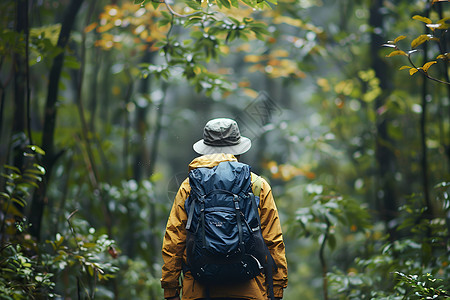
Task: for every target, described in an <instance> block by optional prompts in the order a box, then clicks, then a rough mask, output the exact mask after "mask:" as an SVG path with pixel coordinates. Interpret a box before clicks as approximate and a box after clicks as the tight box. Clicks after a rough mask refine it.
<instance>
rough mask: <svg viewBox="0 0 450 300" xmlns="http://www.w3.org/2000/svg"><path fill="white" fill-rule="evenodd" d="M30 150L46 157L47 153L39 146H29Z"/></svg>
mask: <svg viewBox="0 0 450 300" xmlns="http://www.w3.org/2000/svg"><path fill="white" fill-rule="evenodd" d="M28 148H29V149H30V150H31V151H33V152H36V153H38V154H41V155H45V151H44V150H43V149H42V148H41V147H39V146H36V145H28Z"/></svg>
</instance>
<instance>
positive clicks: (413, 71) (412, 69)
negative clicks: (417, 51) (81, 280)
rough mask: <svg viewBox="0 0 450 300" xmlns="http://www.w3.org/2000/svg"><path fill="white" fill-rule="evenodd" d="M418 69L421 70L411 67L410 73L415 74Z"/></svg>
mask: <svg viewBox="0 0 450 300" xmlns="http://www.w3.org/2000/svg"><path fill="white" fill-rule="evenodd" d="M417 71H419V70H418V69H416V68H411V69H409V75H414V74H415V73H416V72H417Z"/></svg>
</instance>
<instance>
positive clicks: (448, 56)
mask: <svg viewBox="0 0 450 300" xmlns="http://www.w3.org/2000/svg"><path fill="white" fill-rule="evenodd" d="M449 58H450V53H444V54H440V55H438V57H436V59H449Z"/></svg>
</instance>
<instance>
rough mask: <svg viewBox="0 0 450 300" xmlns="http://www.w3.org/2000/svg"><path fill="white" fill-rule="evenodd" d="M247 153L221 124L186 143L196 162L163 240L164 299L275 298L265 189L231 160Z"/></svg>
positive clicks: (277, 270)
mask: <svg viewBox="0 0 450 300" xmlns="http://www.w3.org/2000/svg"><path fill="white" fill-rule="evenodd" d="M250 147H251V140H250V139H248V138H246V137H244V136H241V135H240V131H239V128H238V125H237V123H236V122H235V121H234V120H232V119H227V118H219V119H213V120H211V121H209V122H208V123H207V124H206V125H205V127H204V131H203V139H202V140H200V141H198V142H197V143H195V144H194V145H193V149H194V151H195V152H197V153H198V154H200V155H201V156H199V157H197V158H195V159H194V160H193V161H192V162H191V163H190V164H189V171H190V172H189V177H188V178H186V180H184V181H183V183H182V184H181V186H180V187H179V189H178V192H177V195H176V196H175V200H174V203H173V206H172V210H171V212H170V216H169V219H168V222H167V227H166V233H165V236H164V241H163V247H162V256H163V259H164V265H163V266H162V278H161V287H162V288H163V289H164V298H165V299H173V300H179V299H180V296H181V298H182V299H183V300H191V299H223V300H225V299H264V300H265V299H268V298H271V299H281V298H282V297H283V289H284V288H286V286H287V262H286V257H285V246H284V242H283V237H282V232H281V226H280V220H279V217H278V211H277V208H276V205H275V201H274V198H273V195H272V191H271V187H270V185H269V184H268V183H267V181H266V180H264V179H262V178H261V177H259V176H258V175H256V174H254V173H252V172H250V171H249V170H250V169H249V166H248V165H246V164H243V163H240V162H238V158H240V155H241V154H243V153H245V152H247V151H248V150H249V149H250ZM215 205H219V206H227V207H221V208H216V207H215ZM208 213H209V215H208ZM205 220H206V221H205ZM259 224H260V226H259ZM202 226H203V227H202ZM208 226H209V227H208ZM205 228H206V229H205ZM228 230H229V231H230V232H231V231H232V233H228V232H227V231H228ZM228 234H230V236H228ZM214 235H217V236H214ZM258 237H260V240H261V242H260V243H258V241H259V239H258ZM233 243H235V244H236V245H234V244H233ZM223 249H227V250H223ZM265 249H266V250H265ZM223 251H228V252H227V253H225V254H226V255H224V254H222V252H223ZM252 251H253V252H252ZM213 252H214V253H213ZM208 255H209V256H208ZM221 255H222V256H221ZM229 256H230V257H231V258H230V257H229ZM217 260H219V261H217ZM182 273H183V275H181V274H182ZM246 276H247V277H246ZM180 278H182V280H181V281H182V282H181V283H180ZM224 278H226V279H224ZM180 292H181V293H182V295H180Z"/></svg>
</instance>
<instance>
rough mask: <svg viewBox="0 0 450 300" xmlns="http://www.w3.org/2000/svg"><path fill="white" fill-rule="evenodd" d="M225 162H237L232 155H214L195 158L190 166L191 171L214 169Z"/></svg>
mask: <svg viewBox="0 0 450 300" xmlns="http://www.w3.org/2000/svg"><path fill="white" fill-rule="evenodd" d="M224 161H237V159H236V157H235V156H234V155H232V154H225V153H214V154H208V155H202V156H199V157H197V158H195V159H194V160H193V161H191V163H190V164H189V171H191V170H193V169H197V168H213V167H215V166H217V165H218V164H220V163H221V162H224Z"/></svg>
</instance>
